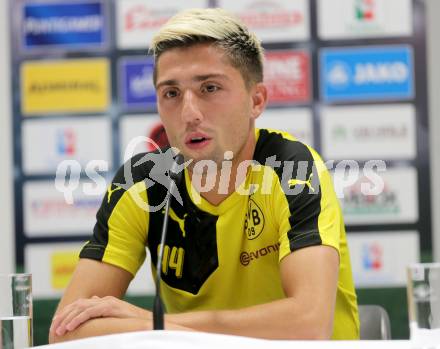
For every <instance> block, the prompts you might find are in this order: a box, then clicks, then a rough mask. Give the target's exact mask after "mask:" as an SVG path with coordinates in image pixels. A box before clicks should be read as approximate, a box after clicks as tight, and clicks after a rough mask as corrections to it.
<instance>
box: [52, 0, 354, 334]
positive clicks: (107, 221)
mask: <svg viewBox="0 0 440 349" xmlns="http://www.w3.org/2000/svg"><path fill="white" fill-rule="evenodd" d="M152 50H153V52H154V57H155V63H156V64H155V73H154V83H155V86H156V89H157V105H158V111H159V114H160V117H161V119H162V122H163V124H164V127H165V130H166V133H167V136H168V139H169V142H170V144H171V145H172V146H173V147H175V148H178V149H179V151H180V152H181V153H182V154H183V155H184V158H185V160H186V161H187V165H188V166H187V168H186V169H185V171H184V176H183V178H182V180H181V181H179V182H178V184H177V188H178V192H179V194H180V195H181V198H182V201H181V203H179V202H178V200H173V201H172V204H171V211H170V222H169V231H168V237H167V240H166V243H165V252H164V259H163V261H164V267H163V268H162V281H161V290H162V297H163V300H164V303H165V305H166V308H167V310H168V314H167V315H166V316H165V328H166V329H182V330H197V331H207V332H217V333H226V334H236V335H244V336H251V337H261V338H277V339H296V338H298V339H300V338H302V339H328V338H335V339H355V338H358V336H359V321H358V315H357V306H356V295H355V292H354V287H353V282H352V276H351V268H350V263H349V254H348V250H347V245H346V237H345V229H344V224H343V220H342V216H341V210H340V207H339V204H338V202H337V199H336V196H335V193H334V191H333V188H332V183H331V178H330V176H329V174H328V172H327V170H326V169H325V166H324V164H323V162H322V160H321V159H320V158H319V155H318V154H317V153H316V152H315V151H314V150H313V149H311V148H309V147H308V146H306V145H304V144H302V143H300V142H298V141H296V140H295V139H294V138H293V137H291V136H289V135H287V134H285V133H281V132H277V131H270V130H256V129H255V127H254V124H255V119H256V118H257V117H258V116H259V115H260V114H261V113H262V112H263V110H264V108H265V106H266V102H267V92H266V88H265V86H264V84H263V82H262V81H263V68H262V66H263V63H262V62H263V50H262V47H261V45H260V43H259V41H258V40H257V39H256V37H255V36H254V35H253V34H252V33H250V32H249V31H248V29H247V28H246V27H245V26H243V25H242V24H241V23H240V22H239V21H238V20H237V19H235V18H234V17H232V16H230V15H229V14H228V13H226V12H225V11H223V10H220V9H205V10H190V11H186V12H183V13H180V14H178V15H176V16H175V17H173V18H172V19H171V20H170V21H169V22H168V23H167V24H165V26H164V27H163V28H162V29H161V30H160V32H159V33H158V34H157V35H156V36H155V38H154V40H153V44H152ZM151 156H153V155H151V154H147V158H146V159H147V160H145V155H139V156H135V157H134V158H133V159H132V160H131V161H129V162H128V163H127V164H125V165H124V167H122V168H121V169H120V170H119V172H118V173H117V174H116V176H115V179H114V181H113V184H112V185H111V186H110V188H109V190H108V192H107V194H106V196H105V197H104V200H103V203H102V206H101V208H100V210H99V212H98V214H97V223H96V226H95V228H94V234H93V237H92V239H91V240H90V241H89V242H88V243H87V244H86V245H85V247H84V248H83V250H82V252H81V254H80V257H81V259H80V261H79V263H78V266H77V268H76V271H75V273H74V275H73V278H72V281H71V283H70V285H69V286H68V288H67V290H66V293H65V295H64V297H63V299H62V300H61V302H60V305H59V307H58V310H57V313H56V316H55V317H54V320H53V323H52V326H51V332H50V340H51V341H61V340H68V339H73V338H81V337H85V336H91V335H101V334H108V333H116V332H125V331H136V330H147V329H151V327H152V325H151V322H152V316H151V313H150V312H149V311H147V310H144V309H140V308H138V307H135V306H133V305H130V304H128V303H126V302H123V301H121V300H120V298H121V297H122V296H123V295H124V293H125V291H126V289H127V287H128V285H129V283H130V281H131V279H132V277H133V276H134V275H135V274H136V272H137V270H138V268H139V267H140V266H141V264H142V262H143V261H144V258H145V246H147V247H148V248H149V250H150V253H151V256H152V262H153V263H154V264H155V263H156V261H157V251H158V247H159V242H160V230H161V225H162V220H163V214H164V213H163V211H162V210H160V209H159V210H158V209H156V208H157V207H161V204H162V203H163V201H164V197H165V195H166V191H167V188H166V187H165V186H163V185H159V184H157V183H156V184H155V185H151V181H146V179H148V178H154V176H153V175H152V172H154V171H153V165H154V166H157V164H156V163H155V164H153V163H152V162H153V161H148V160H149V159H150V160H151V159H153V158H154V156H153V157H151ZM143 157H144V160H142V159H143ZM127 173H129V176H128V177H130V178H129V179H127ZM156 175H157V173H156ZM145 207H147V208H148V207H149V208H150V209H145ZM152 208H155V209H152Z"/></svg>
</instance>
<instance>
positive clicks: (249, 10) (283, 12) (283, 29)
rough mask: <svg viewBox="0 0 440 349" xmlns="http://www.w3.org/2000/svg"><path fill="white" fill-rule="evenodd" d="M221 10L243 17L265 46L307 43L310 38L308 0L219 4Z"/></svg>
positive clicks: (246, 0) (227, 1) (222, 1)
mask: <svg viewBox="0 0 440 349" xmlns="http://www.w3.org/2000/svg"><path fill="white" fill-rule="evenodd" d="M217 6H218V7H221V8H224V9H226V10H228V11H231V12H232V13H234V14H236V15H237V16H238V17H240V19H241V20H242V21H243V22H244V23H245V24H246V25H247V26H248V27H249V29H250V30H251V31H252V32H254V33H255V34H256V35H257V37H258V38H259V39H260V40H262V41H263V42H264V43H268V42H286V41H304V40H308V39H309V37H310V14H309V1H307V0H296V1H288V0H268V1H258V0H243V1H234V0H219V1H217Z"/></svg>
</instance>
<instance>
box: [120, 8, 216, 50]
mask: <svg viewBox="0 0 440 349" xmlns="http://www.w3.org/2000/svg"><path fill="white" fill-rule="evenodd" d="M207 5H208V1H207V0H189V1H185V2H183V1H182V2H180V1H174V0H161V1H160V2H154V1H149V0H124V1H116V22H117V28H116V30H117V44H118V47H119V48H122V49H131V48H146V47H149V46H150V43H151V39H152V38H153V35H154V33H156V32H157V31H158V30H159V28H160V27H161V26H162V25H163V24H165V22H166V21H168V19H170V18H171V17H172V16H174V15H175V14H176V13H177V12H180V11H181V10H185V9H188V8H204V7H207Z"/></svg>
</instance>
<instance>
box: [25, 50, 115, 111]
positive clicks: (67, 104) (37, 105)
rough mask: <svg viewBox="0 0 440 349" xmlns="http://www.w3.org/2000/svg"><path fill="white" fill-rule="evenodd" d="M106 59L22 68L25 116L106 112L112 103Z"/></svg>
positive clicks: (29, 64) (38, 63)
mask: <svg viewBox="0 0 440 349" xmlns="http://www.w3.org/2000/svg"><path fill="white" fill-rule="evenodd" d="M109 69H110V65H109V61H108V60H107V59H106V58H90V59H69V60H45V61H29V62H25V63H24V64H23V65H22V66H21V110H22V113H23V114H25V115H32V114H47V113H87V112H103V111H105V110H107V108H108V106H109V103H110V76H109Z"/></svg>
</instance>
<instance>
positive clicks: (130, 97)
mask: <svg viewBox="0 0 440 349" xmlns="http://www.w3.org/2000/svg"><path fill="white" fill-rule="evenodd" d="M153 69H154V64H153V57H151V56H149V57H138V58H134V57H132V58H128V57H125V58H123V59H122V60H121V61H120V62H119V76H120V79H119V84H120V85H119V93H120V97H119V99H120V101H121V102H122V104H123V105H124V106H125V107H126V108H129V109H133V108H138V109H146V108H150V109H151V108H155V107H156V90H155V88H154V83H153Z"/></svg>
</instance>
